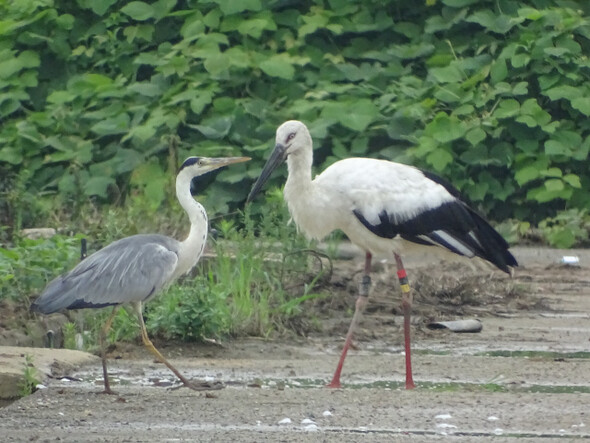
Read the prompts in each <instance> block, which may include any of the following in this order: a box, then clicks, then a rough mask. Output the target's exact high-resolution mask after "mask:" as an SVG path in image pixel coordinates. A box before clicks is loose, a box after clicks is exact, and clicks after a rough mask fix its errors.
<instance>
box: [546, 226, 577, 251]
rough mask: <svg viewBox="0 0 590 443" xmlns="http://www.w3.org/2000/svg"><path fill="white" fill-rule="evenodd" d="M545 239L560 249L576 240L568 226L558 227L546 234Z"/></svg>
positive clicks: (567, 246)
mask: <svg viewBox="0 0 590 443" xmlns="http://www.w3.org/2000/svg"><path fill="white" fill-rule="evenodd" d="M547 239H548V241H549V243H550V244H551V246H553V247H555V248H561V249H569V248H571V247H572V246H573V245H574V244H575V243H576V242H577V239H576V236H575V234H574V233H573V232H572V230H571V229H569V228H568V227H563V228H558V229H556V230H553V231H551V232H550V233H548V234H547Z"/></svg>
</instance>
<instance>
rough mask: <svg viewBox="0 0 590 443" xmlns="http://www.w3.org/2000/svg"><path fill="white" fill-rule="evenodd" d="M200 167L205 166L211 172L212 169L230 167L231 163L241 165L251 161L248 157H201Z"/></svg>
mask: <svg viewBox="0 0 590 443" xmlns="http://www.w3.org/2000/svg"><path fill="white" fill-rule="evenodd" d="M201 160H202V163H201V165H202V166H207V167H208V168H207V169H208V170H210V171H213V170H214V169H217V168H221V167H222V166H227V165H231V164H233V163H242V162H247V161H248V160H252V159H251V158H250V157H217V158H207V157H201Z"/></svg>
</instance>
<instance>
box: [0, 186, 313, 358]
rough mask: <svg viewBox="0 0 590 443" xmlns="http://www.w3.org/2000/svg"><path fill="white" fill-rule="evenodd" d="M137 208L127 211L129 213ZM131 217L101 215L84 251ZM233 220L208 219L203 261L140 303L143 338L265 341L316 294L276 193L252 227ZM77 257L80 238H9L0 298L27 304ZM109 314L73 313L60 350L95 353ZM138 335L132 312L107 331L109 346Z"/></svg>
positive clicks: (0, 260)
mask: <svg viewBox="0 0 590 443" xmlns="http://www.w3.org/2000/svg"><path fill="white" fill-rule="evenodd" d="M144 209H145V208H142V207H134V206H132V208H131V212H132V213H135V211H139V213H143V212H142V211H144ZM132 218H133V217H131V216H130V215H129V214H128V213H126V212H124V211H112V212H110V213H109V214H106V216H105V218H104V220H102V223H101V228H102V229H101V232H102V234H103V237H102V238H101V239H100V240H98V241H97V240H90V238H91V237H89V247H88V253H89V254H90V253H92V252H94V251H95V250H96V249H98V248H99V247H101V246H102V245H104V244H106V243H108V242H110V241H112V240H114V239H117V238H120V237H121V233H123V232H130V231H133V230H134V225H135V223H136V221H134V220H133V219H132ZM239 218H240V223H239V225H240V226H242V227H241V228H238V224H237V223H236V222H234V221H233V220H232V219H228V220H224V219H220V220H214V221H213V223H214V225H215V226H217V228H218V230H217V233H218V235H219V238H218V239H217V240H213V239H211V240H210V244H212V245H213V246H212V248H211V249H213V251H214V253H213V254H208V255H206V256H205V257H203V258H202V259H201V261H200V262H199V265H198V267H197V269H196V270H195V271H194V272H193V274H192V275H190V276H189V277H186V278H184V279H181V280H180V281H179V282H178V283H176V284H174V285H173V286H172V287H171V288H170V289H169V290H168V291H166V292H165V293H163V294H160V295H159V296H158V297H156V298H155V299H154V300H153V301H150V303H148V304H147V305H146V307H145V310H144V314H145V318H146V324H147V327H148V330H149V332H150V333H152V334H158V335H161V336H163V337H165V338H173V339H182V340H187V341H196V340H202V339H203V338H206V337H223V336H227V335H230V334H232V335H237V336H243V335H255V336H268V335H270V334H272V333H273V332H276V331H281V330H283V328H285V327H288V325H289V323H290V322H291V321H292V320H293V319H297V318H299V317H300V316H301V315H302V314H303V308H304V306H305V303H306V302H308V301H310V300H313V299H315V298H317V297H319V295H318V294H316V293H314V292H313V289H314V287H315V286H316V282H317V280H318V278H319V276H320V274H318V273H317V272H316V271H315V270H314V269H312V268H311V266H310V262H309V261H308V260H307V255H305V254H299V253H298V252H300V251H301V250H302V249H304V248H305V247H306V246H307V244H306V242H305V240H304V239H303V238H302V237H301V236H299V235H296V233H295V227H294V225H292V224H291V225H289V224H288V219H289V216H288V213H287V211H286V208H285V206H284V204H283V201H282V195H281V193H280V192H279V191H278V190H275V191H273V192H269V194H268V197H267V204H266V206H265V211H264V212H262V213H258V214H257V222H256V223H254V218H253V217H252V216H251V214H250V213H249V210H248V211H247V212H246V214H244V215H241V216H240V217H239ZM164 223H165V221H164ZM79 258H80V236H75V237H72V238H68V237H64V236H61V235H56V236H54V237H52V238H51V239H42V240H29V239H17V241H16V243H15V245H14V247H13V248H11V249H4V248H0V271H2V272H0V300H2V299H4V298H8V299H10V300H16V301H21V302H24V304H25V305H28V304H30V303H29V300H28V299H29V297H31V296H33V295H38V294H39V293H40V292H41V291H42V290H43V288H44V287H45V285H46V284H47V283H48V282H49V281H50V280H51V279H53V278H55V277H56V276H57V275H58V274H61V273H63V272H66V271H68V270H70V269H71V268H72V267H73V266H75V265H76V264H77V263H78V261H79ZM287 270H288V272H289V274H288V275H287ZM298 280H300V281H303V283H299V282H298ZM110 313H111V310H110V309H102V310H90V309H86V310H81V311H80V312H79V313H78V314H77V315H74V316H73V317H72V318H73V320H72V322H68V323H66V325H65V326H64V330H63V332H64V346H65V347H66V348H68V349H76V348H77V347H78V346H79V344H78V342H77V340H78V334H82V337H83V339H84V343H83V346H84V349H87V350H88V349H92V350H95V349H97V347H98V339H97V338H98V334H99V331H100V329H101V328H102V326H103V325H104V323H105V321H106V319H107V317H108V316H109V315H110ZM138 337H139V326H138V322H137V318H136V315H135V313H134V312H133V311H127V310H126V309H120V310H119V311H118V313H117V315H116V316H115V317H114V320H113V323H112V326H111V328H110V330H109V332H108V340H109V342H111V343H115V342H119V341H131V340H135V339H137V338H138Z"/></svg>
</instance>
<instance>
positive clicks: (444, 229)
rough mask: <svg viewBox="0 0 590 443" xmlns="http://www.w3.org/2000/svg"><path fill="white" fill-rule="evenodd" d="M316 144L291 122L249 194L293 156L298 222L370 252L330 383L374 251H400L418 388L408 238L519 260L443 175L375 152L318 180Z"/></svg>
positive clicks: (499, 261)
mask: <svg viewBox="0 0 590 443" xmlns="http://www.w3.org/2000/svg"><path fill="white" fill-rule="evenodd" d="M312 146H313V144H312V139H311V135H310V133H309V131H308V129H307V127H306V126H305V125H304V124H303V123H301V122H299V121H294V120H291V121H287V122H285V123H283V124H282V125H281V126H280V127H279V128H278V129H277V133H276V145H275V149H274V151H273V152H272V154H271V156H270V158H269V159H268V161H267V163H266V165H265V166H264V168H263V170H262V172H261V174H260V177H259V178H258V180H257V181H256V183H255V184H254V186H253V187H252V190H251V191H250V195H249V196H248V201H250V200H252V199H253V198H254V196H255V195H256V194H257V193H258V192H260V190H261V189H262V187H263V185H264V184H265V183H266V181H267V180H268V178H269V177H270V174H271V173H272V171H273V170H274V169H275V168H276V167H277V166H278V165H279V164H281V163H282V162H283V161H285V160H286V161H287V166H288V169H289V175H288V178H287V183H286V184H285V189H284V196H285V201H286V202H287V205H288V207H289V212H290V213H291V216H292V217H293V220H294V221H295V223H296V225H297V227H298V228H299V229H300V230H301V231H302V232H303V233H304V234H305V235H306V236H307V237H309V238H314V239H321V238H323V237H325V236H326V235H327V234H329V233H330V232H332V231H333V230H335V229H340V230H342V231H343V232H344V233H345V234H346V235H347V237H348V238H349V239H350V240H351V241H352V242H353V243H354V244H356V245H357V246H359V247H360V248H362V249H363V250H364V251H365V252H366V260H365V276H364V277H363V284H362V286H361V292H360V294H359V298H358V299H357V303H356V309H355V315H354V317H353V320H352V323H351V325H350V328H349V331H348V334H347V339H346V343H345V345H344V349H343V351H342V356H341V358H340V362H339V364H338V367H337V369H336V373H335V374H334V378H333V380H332V383H331V384H330V386H333V387H338V386H340V371H341V370H342V364H343V363H344V359H345V357H346V353H347V350H348V347H349V345H350V342H351V340H352V333H353V331H354V328H355V325H356V323H357V321H358V319H359V317H360V314H361V312H362V311H363V309H364V306H365V304H366V302H367V296H368V293H369V286H370V276H369V274H370V265H371V256H372V254H379V255H383V254H393V255H394V257H395V259H396V264H397V266H398V277H399V279H400V283H401V285H402V292H403V298H402V306H403V308H404V333H405V346H406V387H407V388H413V387H414V383H413V380H412V370H411V357H410V336H409V315H410V306H411V301H412V300H411V294H410V292H409V286H408V284H407V278H406V274H405V270H404V269H403V264H402V261H401V257H400V255H399V254H400V253H401V250H402V249H403V245H404V243H405V242H413V243H418V244H421V245H437V246H442V247H443V248H445V249H447V250H449V251H452V252H454V253H456V254H459V255H464V256H467V257H475V256H477V257H481V258H483V259H485V260H488V261H489V262H491V263H492V264H494V265H495V266H496V267H498V268H499V269H501V270H502V271H504V272H507V273H509V272H510V267H512V266H517V263H516V260H515V259H514V257H513V256H512V255H511V254H510V252H509V251H508V244H507V243H506V241H505V240H504V239H503V238H502V237H501V236H500V235H499V234H498V233H497V232H496V231H495V230H494V229H493V228H492V227H491V226H490V225H489V224H488V223H487V222H486V221H485V220H484V219H483V218H482V217H481V216H479V215H478V214H477V213H476V212H475V211H473V210H472V209H471V208H469V206H467V204H465V203H464V202H463V201H462V200H461V199H460V196H459V192H458V191H457V190H456V189H454V188H453V187H452V186H451V185H450V184H449V183H447V182H446V181H444V180H443V179H441V178H439V177H437V176H435V175H433V174H431V173H428V172H424V171H421V170H419V169H417V168H414V167H412V166H407V165H402V164H399V163H394V162H390V161H385V160H377V159H370V158H349V159H346V160H341V161H338V162H336V163H334V164H333V165H331V166H330V167H328V168H327V169H326V170H325V171H324V172H323V173H321V174H320V175H318V176H317V177H316V178H315V179H313V180H312V177H311V167H312V163H313V147H312Z"/></svg>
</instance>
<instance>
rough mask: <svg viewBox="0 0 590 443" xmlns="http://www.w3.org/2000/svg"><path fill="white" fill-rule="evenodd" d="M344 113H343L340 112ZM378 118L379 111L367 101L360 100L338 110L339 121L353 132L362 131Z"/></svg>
mask: <svg viewBox="0 0 590 443" xmlns="http://www.w3.org/2000/svg"><path fill="white" fill-rule="evenodd" d="M342 111H344V112H342ZM378 116H379V110H378V109H377V107H376V106H375V104H374V103H373V102H372V101H371V100H369V99H360V100H357V101H355V102H354V103H351V104H349V105H348V106H346V107H345V109H344V110H343V109H342V108H341V109H340V116H339V119H338V120H339V121H340V123H341V124H342V125H343V126H346V127H347V128H350V129H352V130H354V131H364V130H365V129H367V127H368V126H369V125H370V124H371V123H373V122H374V121H375V119H376V118H377V117H378Z"/></svg>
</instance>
